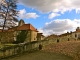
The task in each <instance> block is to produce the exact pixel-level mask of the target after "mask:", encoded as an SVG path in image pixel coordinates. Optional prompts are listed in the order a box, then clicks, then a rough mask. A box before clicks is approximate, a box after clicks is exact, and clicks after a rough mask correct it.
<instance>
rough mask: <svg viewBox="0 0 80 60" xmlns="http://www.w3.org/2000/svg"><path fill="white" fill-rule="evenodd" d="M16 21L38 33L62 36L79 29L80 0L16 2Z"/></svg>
mask: <svg viewBox="0 0 80 60" xmlns="http://www.w3.org/2000/svg"><path fill="white" fill-rule="evenodd" d="M17 10H18V11H19V17H18V19H19V20H20V19H23V20H24V21H25V23H26V24H27V23H30V24H32V25H33V26H34V27H35V28H36V29H37V30H38V31H39V32H40V33H43V35H45V36H47V35H50V34H57V35H59V34H62V33H66V32H70V31H75V29H76V28H77V27H80V0H18V4H17Z"/></svg>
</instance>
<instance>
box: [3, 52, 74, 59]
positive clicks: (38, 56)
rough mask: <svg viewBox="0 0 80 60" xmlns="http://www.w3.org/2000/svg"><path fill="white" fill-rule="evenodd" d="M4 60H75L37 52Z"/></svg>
mask: <svg viewBox="0 0 80 60" xmlns="http://www.w3.org/2000/svg"><path fill="white" fill-rule="evenodd" d="M4 60H73V59H72V58H71V57H69V56H65V55H62V54H55V53H50V52H44V51H36V52H32V53H29V54H26V53H25V54H23V55H21V56H17V57H13V58H9V59H4Z"/></svg>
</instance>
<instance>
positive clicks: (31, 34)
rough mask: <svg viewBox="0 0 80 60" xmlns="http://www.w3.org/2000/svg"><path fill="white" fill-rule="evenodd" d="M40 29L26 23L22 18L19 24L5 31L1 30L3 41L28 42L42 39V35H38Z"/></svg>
mask: <svg viewBox="0 0 80 60" xmlns="http://www.w3.org/2000/svg"><path fill="white" fill-rule="evenodd" d="M38 34H40V33H38V30H37V29H36V28H35V27H33V26H32V25H31V24H30V23H29V24H25V22H24V21H23V20H20V22H19V24H18V26H16V27H13V28H9V29H8V30H6V31H5V32H2V31H0V38H1V39H0V41H1V43H22V42H25V43H28V42H33V41H38V39H39V40H41V36H42V34H41V35H40V36H38Z"/></svg>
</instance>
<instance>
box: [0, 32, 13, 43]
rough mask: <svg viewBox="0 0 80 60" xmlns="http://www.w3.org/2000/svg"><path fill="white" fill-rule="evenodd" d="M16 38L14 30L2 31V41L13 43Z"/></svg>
mask: <svg viewBox="0 0 80 60" xmlns="http://www.w3.org/2000/svg"><path fill="white" fill-rule="evenodd" d="M13 40H14V32H0V43H11V42H13Z"/></svg>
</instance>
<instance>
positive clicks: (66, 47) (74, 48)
mask: <svg viewBox="0 0 80 60" xmlns="http://www.w3.org/2000/svg"><path fill="white" fill-rule="evenodd" d="M44 50H45V51H48V52H55V53H61V54H64V55H68V56H71V57H73V58H74V60H79V59H80V41H74V42H73V41H71V42H61V43H53V44H50V45H47V46H45V47H44Z"/></svg>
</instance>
